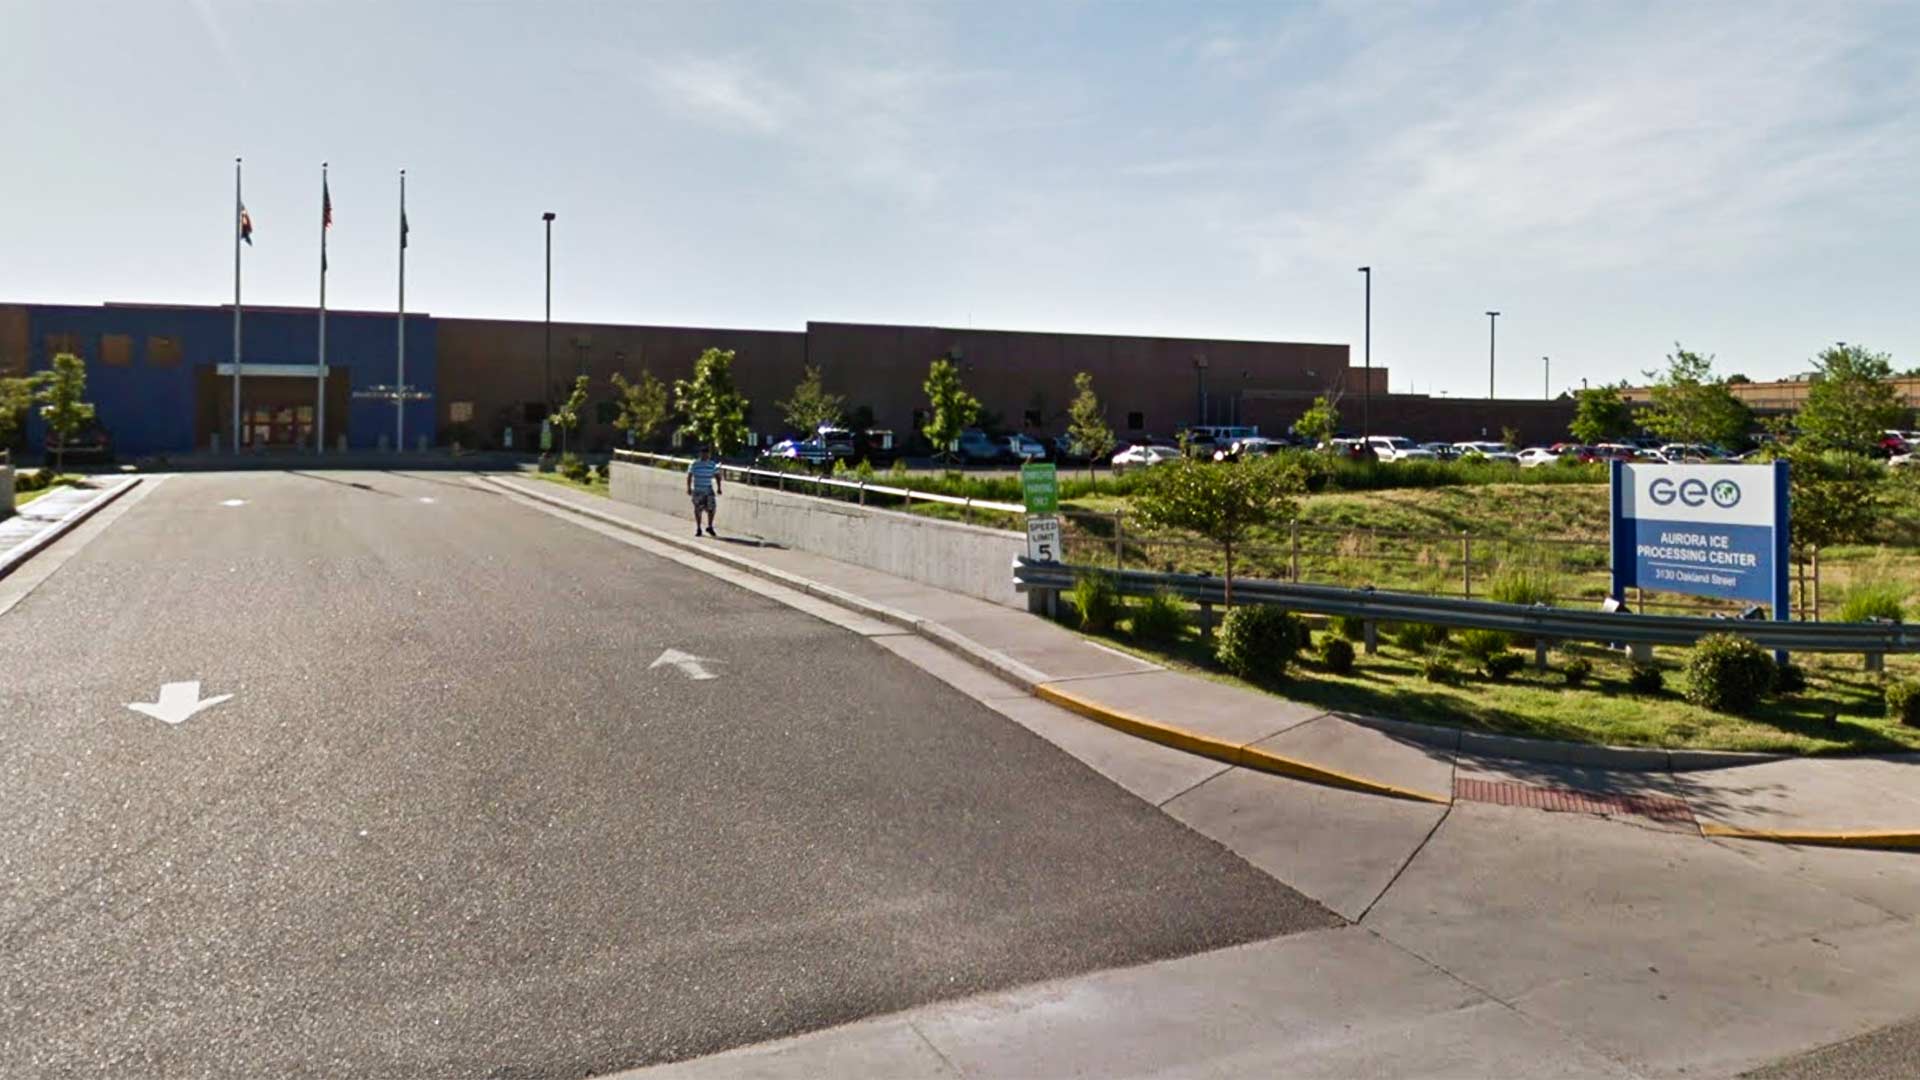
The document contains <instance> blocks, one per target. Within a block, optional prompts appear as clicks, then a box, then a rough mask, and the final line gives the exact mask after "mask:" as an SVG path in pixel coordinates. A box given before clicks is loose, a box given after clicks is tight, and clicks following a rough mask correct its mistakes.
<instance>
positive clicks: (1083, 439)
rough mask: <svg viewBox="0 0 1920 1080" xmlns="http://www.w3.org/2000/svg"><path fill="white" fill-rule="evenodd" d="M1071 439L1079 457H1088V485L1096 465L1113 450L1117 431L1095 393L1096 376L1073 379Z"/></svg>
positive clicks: (1086, 374)
mask: <svg viewBox="0 0 1920 1080" xmlns="http://www.w3.org/2000/svg"><path fill="white" fill-rule="evenodd" d="M1067 437H1068V438H1069V439H1071V440H1072V441H1073V450H1074V453H1076V454H1085V455H1087V482H1088V483H1092V482H1093V465H1094V462H1096V461H1099V460H1100V459H1101V458H1104V457H1106V456H1107V452H1108V451H1110V450H1112V449H1113V427H1112V426H1111V425H1109V424H1108V423H1107V411H1106V406H1104V405H1102V404H1100V399H1099V397H1098V396H1096V395H1095V394H1094V392H1093V374H1092V373H1091V372H1086V371H1082V372H1080V373H1079V374H1077V375H1075V376H1074V377H1073V403H1072V404H1070V405H1068V406H1067Z"/></svg>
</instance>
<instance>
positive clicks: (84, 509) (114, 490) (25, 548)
mask: <svg viewBox="0 0 1920 1080" xmlns="http://www.w3.org/2000/svg"><path fill="white" fill-rule="evenodd" d="M143 479H145V477H140V476H135V477H131V478H129V479H128V480H127V481H126V482H125V483H122V484H119V485H117V486H114V487H110V488H108V489H107V490H105V491H103V492H101V493H100V494H98V495H95V496H94V497H93V498H91V499H88V500H87V501H86V502H85V503H83V504H82V505H81V507H80V509H78V510H76V511H74V512H73V513H71V514H68V515H67V516H66V517H64V518H61V519H60V520H59V521H56V522H54V523H53V524H51V525H49V526H47V527H46V528H44V529H41V530H40V531H39V532H37V533H34V534H33V536H32V537H30V538H29V539H28V540H27V541H26V543H24V544H19V545H17V546H15V547H14V548H13V550H11V551H9V552H7V553H6V554H5V555H4V556H0V578H4V577H6V576H7V575H8V574H11V573H13V572H14V571H15V570H18V569H19V568H20V566H21V565H22V564H24V563H25V562H26V561H27V560H28V559H31V558H33V557H34V556H35V555H38V554H40V552H42V551H44V550H46V548H47V547H48V546H49V545H51V544H52V543H53V542H54V541H55V540H58V539H60V538H61V537H63V536H65V535H67V534H68V533H70V532H72V531H73V530H74V529H76V528H79V526H80V523H81V522H83V521H85V520H87V519H88V518H90V517H92V516H93V515H95V514H97V513H99V512H100V511H101V510H102V509H104V508H105V507H106V505H107V504H108V503H110V502H112V501H113V500H115V499H118V498H119V497H120V496H122V495H125V494H126V493H127V492H129V491H132V490H133V489H134V488H136V487H138V486H139V485H140V482H141V481H142V480H143Z"/></svg>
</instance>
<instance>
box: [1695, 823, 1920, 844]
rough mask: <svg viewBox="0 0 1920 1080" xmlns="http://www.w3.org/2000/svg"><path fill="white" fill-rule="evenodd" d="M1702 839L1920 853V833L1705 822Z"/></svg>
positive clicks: (1701, 825) (1702, 827)
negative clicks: (1829, 829) (1751, 826)
mask: <svg viewBox="0 0 1920 1080" xmlns="http://www.w3.org/2000/svg"><path fill="white" fill-rule="evenodd" d="M1700 835H1701V836H1705V837H1708V838H1711V839H1717V840H1758V841H1761V842H1764V843H1769V844H1798V845H1800V846H1802V847H1839V848H1881V849H1884V850H1889V851H1912V850H1915V849H1920V832H1916V831H1902V830H1898V829H1892V830H1885V831H1879V832H1874V831H1860V832H1820V831H1813V830H1807V831H1797V830H1793V829H1740V828H1735V827H1733V826H1731V825H1716V824H1713V823H1711V822H1704V821H1703V822H1701V823H1700Z"/></svg>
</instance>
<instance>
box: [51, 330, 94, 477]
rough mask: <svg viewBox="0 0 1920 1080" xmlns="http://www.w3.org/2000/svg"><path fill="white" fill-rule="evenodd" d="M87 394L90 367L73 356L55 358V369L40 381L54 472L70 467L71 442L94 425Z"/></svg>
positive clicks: (67, 354) (91, 406) (64, 355)
mask: <svg viewBox="0 0 1920 1080" xmlns="http://www.w3.org/2000/svg"><path fill="white" fill-rule="evenodd" d="M86 392H87V363H86V361H84V360H82V359H80V358H79V357H77V356H75V355H73V354H72V353H61V354H59V355H58V356H55V357H54V358H53V369H52V370H51V371H48V372H46V373H44V374H43V375H42V376H41V377H40V394H39V400H40V419H42V420H45V421H46V422H47V430H48V431H50V432H52V433H53V439H54V442H53V471H54V472H56V473H57V472H59V471H60V469H61V467H62V466H63V465H64V464H65V463H66V451H67V440H68V439H69V438H72V437H73V434H74V433H75V432H77V431H79V430H80V429H81V428H82V427H85V426H86V425H87V424H90V423H92V422H93V405H92V404H91V403H90V402H87V401H83V400H81V398H82V397H83V396H84V395H85V394H86Z"/></svg>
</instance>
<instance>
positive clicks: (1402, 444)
mask: <svg viewBox="0 0 1920 1080" xmlns="http://www.w3.org/2000/svg"><path fill="white" fill-rule="evenodd" d="M1367 445H1368V446H1370V447H1372V448H1373V456H1374V457H1376V458H1379V459H1380V460H1381V461H1432V460H1433V459H1434V453H1433V451H1431V450H1427V449H1424V448H1422V447H1421V446H1420V445H1419V444H1418V443H1416V442H1414V441H1413V440H1412V439H1409V438H1407V437H1405V436H1404V435H1373V436H1370V437H1368V439H1367Z"/></svg>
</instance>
